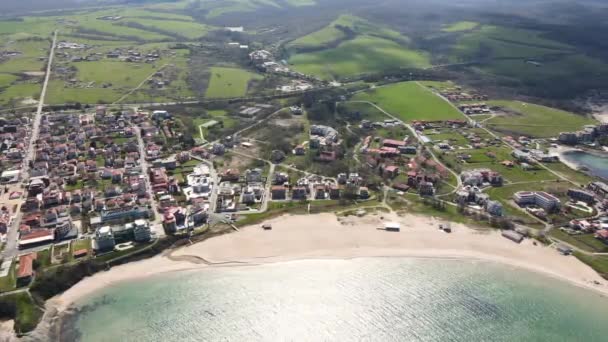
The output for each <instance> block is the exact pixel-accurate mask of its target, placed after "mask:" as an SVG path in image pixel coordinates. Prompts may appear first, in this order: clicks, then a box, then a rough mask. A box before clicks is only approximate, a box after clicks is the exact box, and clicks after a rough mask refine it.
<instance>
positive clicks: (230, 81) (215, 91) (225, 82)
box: [205, 67, 261, 98]
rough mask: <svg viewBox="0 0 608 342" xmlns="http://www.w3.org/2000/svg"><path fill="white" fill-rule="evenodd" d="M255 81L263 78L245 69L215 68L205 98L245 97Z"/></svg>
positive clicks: (212, 69)
mask: <svg viewBox="0 0 608 342" xmlns="http://www.w3.org/2000/svg"><path fill="white" fill-rule="evenodd" d="M255 79H261V76H260V75H258V74H255V73H252V72H249V71H246V70H243V69H237V68H224V67H213V68H211V80H210V81H209V87H208V88H207V92H206V95H205V96H206V97H208V98H229V97H240V96H244V95H245V94H247V88H248V86H249V82H250V81H251V80H255Z"/></svg>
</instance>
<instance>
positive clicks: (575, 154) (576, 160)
mask: <svg viewBox="0 0 608 342" xmlns="http://www.w3.org/2000/svg"><path fill="white" fill-rule="evenodd" d="M562 158H564V159H566V160H567V161H569V162H571V163H573V164H575V165H578V166H579V167H581V166H584V167H586V168H587V169H589V171H588V172H589V173H590V174H592V175H594V176H596V177H601V178H604V179H606V180H608V158H607V157H602V156H599V155H596V154H591V153H588V152H584V151H568V152H565V153H563V154H562Z"/></svg>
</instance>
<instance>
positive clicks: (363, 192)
mask: <svg viewBox="0 0 608 342" xmlns="http://www.w3.org/2000/svg"><path fill="white" fill-rule="evenodd" d="M359 198H363V199H367V198H369V189H368V188H367V187H364V186H362V187H360V188H359Z"/></svg>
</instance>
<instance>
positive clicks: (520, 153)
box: [511, 150, 530, 162]
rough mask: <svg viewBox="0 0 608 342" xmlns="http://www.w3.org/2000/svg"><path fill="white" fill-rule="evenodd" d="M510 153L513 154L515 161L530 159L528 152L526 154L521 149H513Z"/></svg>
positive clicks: (527, 160)
mask: <svg viewBox="0 0 608 342" xmlns="http://www.w3.org/2000/svg"><path fill="white" fill-rule="evenodd" d="M511 155H512V156H513V158H515V159H516V160H517V161H520V162H529V161H530V154H528V153H526V152H524V151H521V150H513V152H512V153H511Z"/></svg>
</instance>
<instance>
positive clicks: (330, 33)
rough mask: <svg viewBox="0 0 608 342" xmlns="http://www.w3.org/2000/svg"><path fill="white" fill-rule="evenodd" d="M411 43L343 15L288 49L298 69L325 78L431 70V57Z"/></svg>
mask: <svg viewBox="0 0 608 342" xmlns="http://www.w3.org/2000/svg"><path fill="white" fill-rule="evenodd" d="M408 43H409V38H408V37H406V36H403V35H401V34H400V33H399V32H396V31H393V30H391V29H389V28H386V27H384V26H382V25H376V24H374V23H371V22H369V21H367V20H364V19H361V18H358V17H354V16H350V15H342V16H340V17H339V18H338V19H336V20H335V21H333V22H332V23H331V24H329V25H328V26H327V27H325V28H323V29H321V30H319V31H316V32H313V33H311V34H308V35H306V36H304V37H301V38H298V39H296V40H294V41H292V42H290V43H289V44H287V46H286V47H287V49H288V51H290V52H291V53H292V55H291V57H290V58H289V63H290V64H291V65H292V66H293V68H294V69H295V70H297V71H300V72H302V73H305V74H310V75H316V76H318V77H320V78H322V79H343V78H346V77H350V76H356V75H361V74H367V73H375V72H382V71H387V70H391V69H397V68H425V67H429V66H430V61H429V56H428V54H426V53H424V52H422V51H417V50H413V49H410V48H409V47H408V46H407V44H408Z"/></svg>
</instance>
